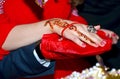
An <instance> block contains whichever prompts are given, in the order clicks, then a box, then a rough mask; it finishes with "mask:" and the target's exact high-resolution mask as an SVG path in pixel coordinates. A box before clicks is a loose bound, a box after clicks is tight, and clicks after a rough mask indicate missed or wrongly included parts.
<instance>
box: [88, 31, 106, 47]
mask: <svg viewBox="0 0 120 79" xmlns="http://www.w3.org/2000/svg"><path fill="white" fill-rule="evenodd" d="M88 37H89V36H88ZM90 37H91V40H92V41H93V42H95V43H96V44H98V45H99V46H101V47H103V46H105V44H106V41H105V40H104V39H102V38H101V37H99V36H98V35H97V34H95V33H91V36H90Z"/></svg>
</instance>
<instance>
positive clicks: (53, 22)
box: [45, 19, 94, 43]
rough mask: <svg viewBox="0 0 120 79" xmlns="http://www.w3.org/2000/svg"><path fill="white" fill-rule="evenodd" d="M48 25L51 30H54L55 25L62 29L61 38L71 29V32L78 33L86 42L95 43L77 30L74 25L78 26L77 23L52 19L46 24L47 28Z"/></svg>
mask: <svg viewBox="0 0 120 79" xmlns="http://www.w3.org/2000/svg"><path fill="white" fill-rule="evenodd" d="M47 24H49V26H50V27H51V29H54V27H53V26H54V25H57V26H58V27H62V28H63V30H62V32H61V36H63V33H64V31H65V30H66V29H67V28H69V29H70V30H73V31H76V32H77V33H78V35H79V36H80V37H83V38H84V40H86V41H88V42H91V43H94V42H93V41H92V40H91V39H90V38H89V37H88V36H86V35H84V34H83V33H81V32H80V31H78V30H77V27H76V26H75V25H74V24H78V23H77V22H75V23H71V24H69V23H67V22H66V21H63V20H62V19H51V20H48V21H47V22H46V23H45V26H46V25H47Z"/></svg>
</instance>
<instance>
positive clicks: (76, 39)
mask: <svg viewBox="0 0 120 79" xmlns="http://www.w3.org/2000/svg"><path fill="white" fill-rule="evenodd" d="M64 36H65V37H66V38H67V39H69V40H71V41H73V42H74V43H76V44H77V45H79V46H81V47H83V48H84V47H86V44H85V43H84V42H82V41H81V40H80V39H79V38H78V37H77V36H76V35H75V34H73V33H71V34H67V35H65V34H64Z"/></svg>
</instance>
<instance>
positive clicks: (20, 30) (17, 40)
mask: <svg viewBox="0 0 120 79" xmlns="http://www.w3.org/2000/svg"><path fill="white" fill-rule="evenodd" d="M45 22H46V21H41V22H37V23H32V24H23V25H17V26H15V27H14V28H13V29H12V30H11V31H10V33H9V34H8V36H7V38H6V40H5V42H4V44H3V45H2V48H3V49H5V50H14V49H17V48H19V47H22V46H26V45H29V44H32V43H34V42H37V41H39V40H40V39H41V38H42V36H43V34H47V33H51V31H50V27H49V26H45Z"/></svg>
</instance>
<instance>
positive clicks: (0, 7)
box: [0, 0, 5, 14]
mask: <svg viewBox="0 0 120 79" xmlns="http://www.w3.org/2000/svg"><path fill="white" fill-rule="evenodd" d="M4 3H5V0H0V14H2V13H4V11H3V4H4Z"/></svg>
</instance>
